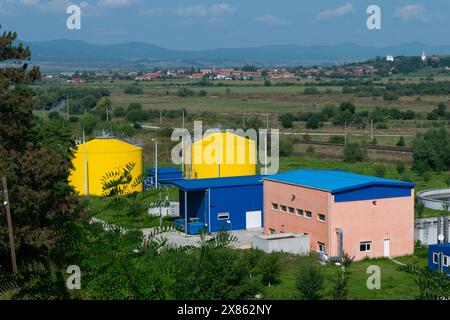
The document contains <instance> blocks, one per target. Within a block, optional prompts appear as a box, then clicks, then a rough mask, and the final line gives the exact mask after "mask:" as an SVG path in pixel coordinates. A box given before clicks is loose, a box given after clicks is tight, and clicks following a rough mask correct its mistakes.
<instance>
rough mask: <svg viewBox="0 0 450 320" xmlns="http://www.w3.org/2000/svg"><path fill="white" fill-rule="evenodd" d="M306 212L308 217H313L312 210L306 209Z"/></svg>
mask: <svg viewBox="0 0 450 320" xmlns="http://www.w3.org/2000/svg"><path fill="white" fill-rule="evenodd" d="M305 213H306V217H307V218H308V219H311V218H312V212H311V211H306V212H305Z"/></svg>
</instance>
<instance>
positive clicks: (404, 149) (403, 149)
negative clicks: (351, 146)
mask: <svg viewBox="0 0 450 320" xmlns="http://www.w3.org/2000/svg"><path fill="white" fill-rule="evenodd" d="M295 144H309V145H317V146H333V147H344V146H345V145H344V144H343V143H331V142H321V141H306V140H300V141H297V142H295ZM362 147H363V148H364V149H370V150H382V151H393V152H402V153H412V152H413V149H412V148H407V147H388V146H377V145H372V144H363V145H362Z"/></svg>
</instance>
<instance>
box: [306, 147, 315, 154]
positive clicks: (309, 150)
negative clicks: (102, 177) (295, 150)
mask: <svg viewBox="0 0 450 320" xmlns="http://www.w3.org/2000/svg"><path fill="white" fill-rule="evenodd" d="M314 152H315V150H314V146H308V148H306V154H307V155H309V156H312V155H313V154H314Z"/></svg>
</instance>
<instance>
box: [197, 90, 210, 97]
mask: <svg viewBox="0 0 450 320" xmlns="http://www.w3.org/2000/svg"><path fill="white" fill-rule="evenodd" d="M198 95H199V96H200V97H207V96H208V91H206V90H200V92H199V93H198Z"/></svg>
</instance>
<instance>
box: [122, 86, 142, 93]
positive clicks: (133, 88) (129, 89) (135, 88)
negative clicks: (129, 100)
mask: <svg viewBox="0 0 450 320" xmlns="http://www.w3.org/2000/svg"><path fill="white" fill-rule="evenodd" d="M124 92H125V93H126V94H143V93H144V90H142V88H141V87H139V86H138V85H132V86H129V87H126V88H125V91H124Z"/></svg>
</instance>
